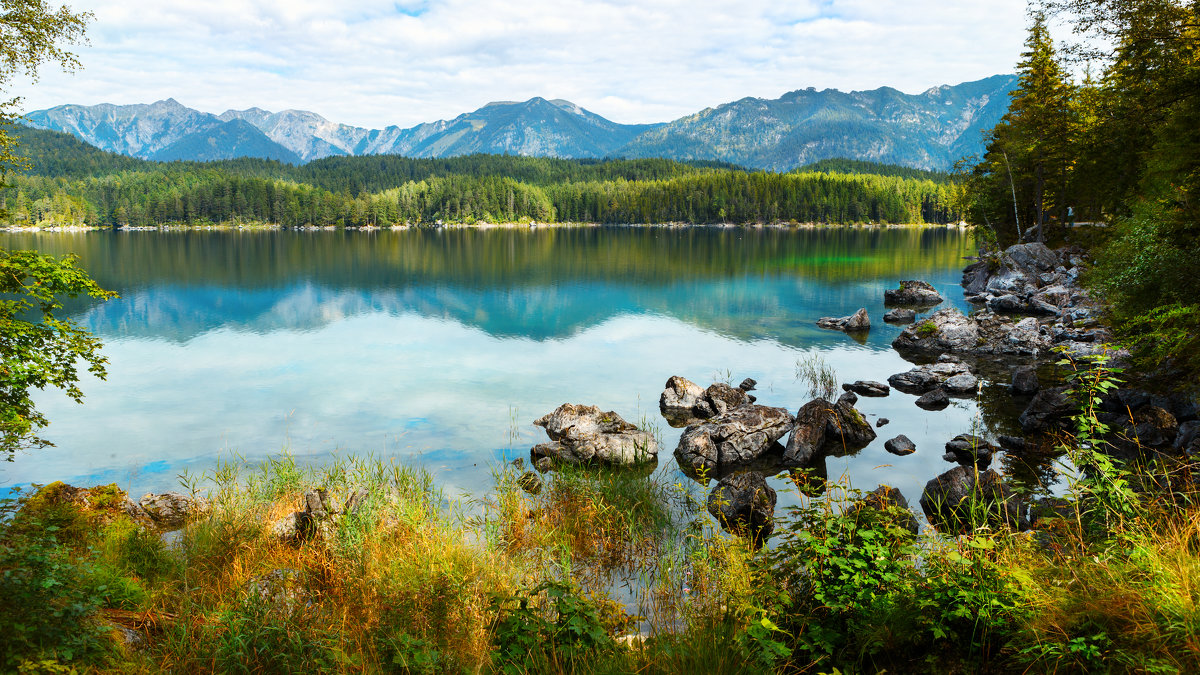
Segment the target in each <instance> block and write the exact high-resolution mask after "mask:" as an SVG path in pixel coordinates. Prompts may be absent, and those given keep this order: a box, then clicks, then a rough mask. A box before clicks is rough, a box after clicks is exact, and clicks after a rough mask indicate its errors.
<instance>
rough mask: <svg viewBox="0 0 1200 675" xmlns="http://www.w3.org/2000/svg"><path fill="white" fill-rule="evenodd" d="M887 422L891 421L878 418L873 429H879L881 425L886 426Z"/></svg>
mask: <svg viewBox="0 0 1200 675" xmlns="http://www.w3.org/2000/svg"><path fill="white" fill-rule="evenodd" d="M888 422H891V420H889V419H888V418H886V417H880V418H879V420H877V421H876V422H875V427H876V428H879V427H881V426H883V425H885V424H887V423H888Z"/></svg>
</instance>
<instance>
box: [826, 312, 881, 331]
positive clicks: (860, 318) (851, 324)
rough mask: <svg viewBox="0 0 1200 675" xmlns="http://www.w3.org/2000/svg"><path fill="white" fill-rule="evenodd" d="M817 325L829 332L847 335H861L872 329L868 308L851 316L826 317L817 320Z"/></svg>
mask: <svg viewBox="0 0 1200 675" xmlns="http://www.w3.org/2000/svg"><path fill="white" fill-rule="evenodd" d="M817 325H818V326H820V327H821V328H827V329H829V330H841V331H845V332H847V333H861V332H864V331H867V330H870V329H871V319H870V318H869V317H868V316H867V310H866V308H862V309H860V310H858V311H857V312H855V313H854V314H853V315H851V316H843V317H832V316H825V317H821V318H820V319H817Z"/></svg>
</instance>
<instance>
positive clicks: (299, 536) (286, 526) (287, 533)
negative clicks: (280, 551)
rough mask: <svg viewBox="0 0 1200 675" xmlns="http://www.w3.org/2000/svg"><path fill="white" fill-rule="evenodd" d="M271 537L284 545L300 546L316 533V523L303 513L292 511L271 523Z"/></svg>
mask: <svg viewBox="0 0 1200 675" xmlns="http://www.w3.org/2000/svg"><path fill="white" fill-rule="evenodd" d="M270 531H271V536H272V537H274V538H275V539H278V540H279V541H281V542H283V543H285V544H291V545H293V546H294V545H298V544H302V543H304V542H306V541H308V540H310V539H312V538H313V537H314V536H316V533H317V527H316V521H315V520H314V519H313V517H312V516H311V515H309V514H307V513H305V512H304V511H293V512H291V513H289V514H287V515H286V516H283V517H282V518H280V519H279V520H276V521H275V522H273V523H271V528H270Z"/></svg>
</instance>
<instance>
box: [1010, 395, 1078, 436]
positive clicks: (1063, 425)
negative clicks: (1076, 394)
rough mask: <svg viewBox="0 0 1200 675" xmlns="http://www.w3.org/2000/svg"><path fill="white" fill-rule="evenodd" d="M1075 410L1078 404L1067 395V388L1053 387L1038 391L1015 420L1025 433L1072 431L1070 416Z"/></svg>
mask: <svg viewBox="0 0 1200 675" xmlns="http://www.w3.org/2000/svg"><path fill="white" fill-rule="evenodd" d="M1077 412H1079V405H1078V404H1077V403H1075V401H1072V400H1071V398H1070V397H1069V396H1067V388H1066V387H1053V388H1051V389H1042V390H1041V391H1039V392H1038V393H1037V394H1036V395H1035V396H1034V397H1033V400H1032V401H1030V402H1029V405H1028V406H1027V407H1026V408H1025V411H1024V412H1022V413H1021V416H1020V417H1019V418H1018V419H1017V421H1018V422H1019V423H1020V425H1021V430H1022V431H1024V432H1025V433H1027V434H1039V433H1052V432H1056V431H1073V430H1074V424H1073V423H1072V421H1071V418H1072V417H1073V416H1074V415H1075V413H1077Z"/></svg>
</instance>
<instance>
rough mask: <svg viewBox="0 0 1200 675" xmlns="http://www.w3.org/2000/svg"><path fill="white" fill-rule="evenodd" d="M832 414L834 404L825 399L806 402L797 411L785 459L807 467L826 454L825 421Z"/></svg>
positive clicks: (795, 464)
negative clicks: (824, 451) (824, 449)
mask: <svg viewBox="0 0 1200 675" xmlns="http://www.w3.org/2000/svg"><path fill="white" fill-rule="evenodd" d="M831 414H833V404H832V403H830V402H829V401H826V400H825V399H821V398H815V399H813V400H811V401H809V402H808V403H805V404H804V406H802V407H801V408H800V410H799V411H797V412H796V419H795V422H794V424H793V427H792V436H791V438H789V439H788V442H787V449H786V450H785V451H784V454H783V457H784V459H785V460H786V461H788V462H789V463H791V464H793V465H794V466H796V467H798V468H806V467H808V466H811V465H812V463H813V461H814V460H815V459H816V458H817V457H821V456H824V455H823V448H824V447H825V423H826V421H827V420H828V419H829V416H830V415H831Z"/></svg>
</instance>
